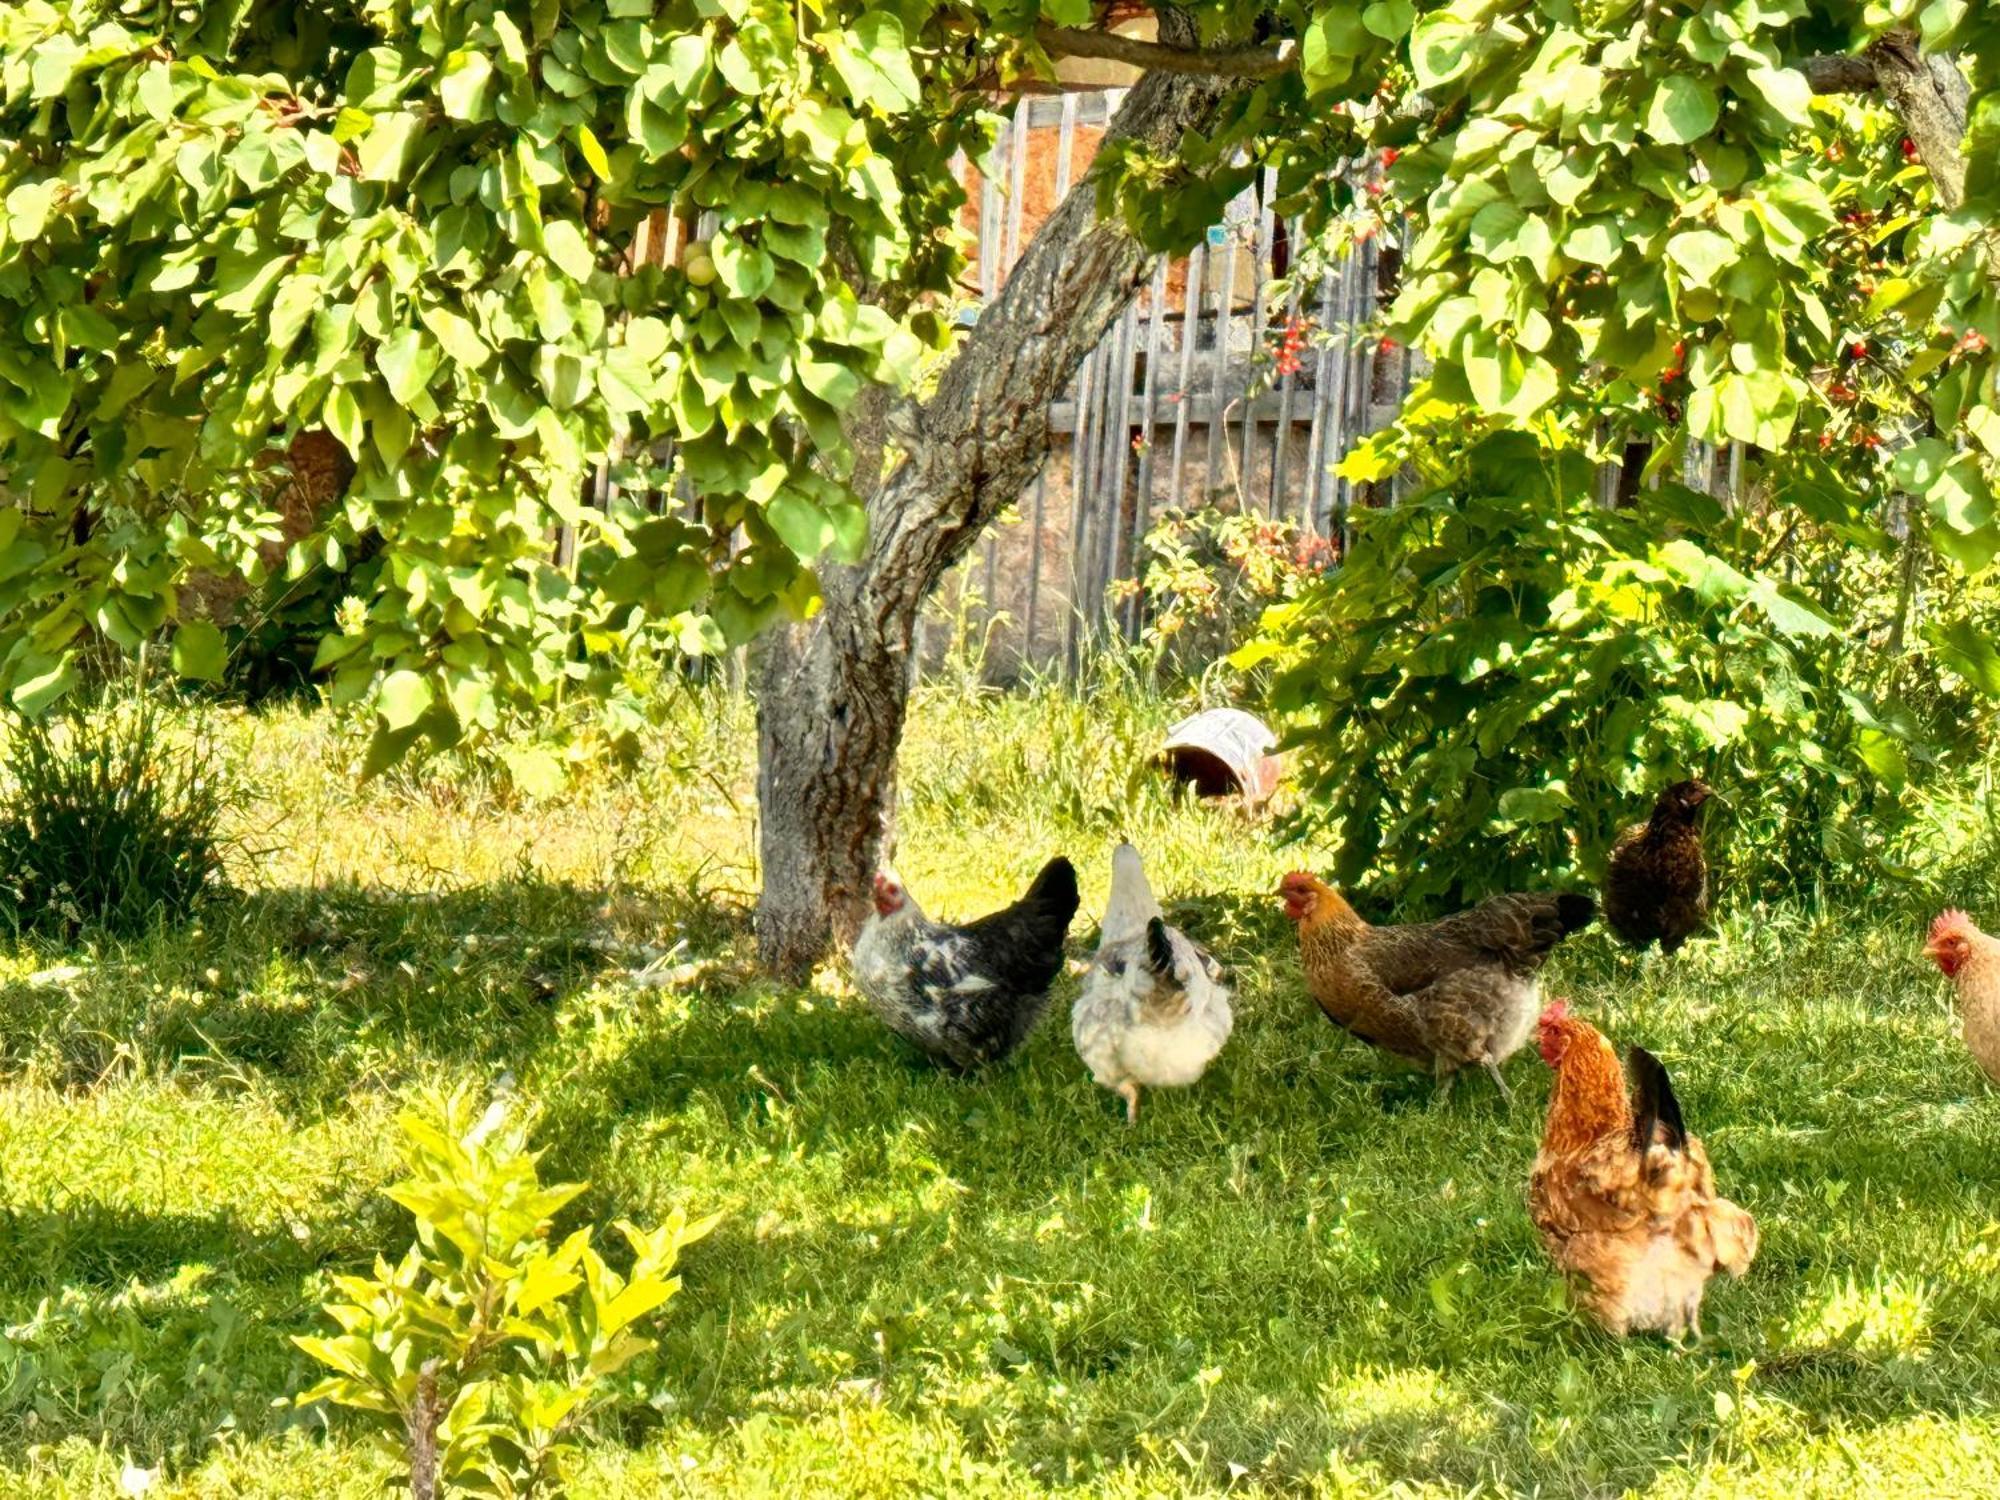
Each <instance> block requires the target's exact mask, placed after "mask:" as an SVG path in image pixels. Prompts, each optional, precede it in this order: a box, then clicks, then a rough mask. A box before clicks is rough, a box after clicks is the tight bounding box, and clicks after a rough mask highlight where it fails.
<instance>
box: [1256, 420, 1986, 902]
mask: <svg viewBox="0 0 2000 1500" xmlns="http://www.w3.org/2000/svg"><path fill="white" fill-rule="evenodd" d="M1524 470H1527V471H1529V472H1528V473H1524V472H1523V471H1524ZM1531 474H1539V476H1540V477H1539V478H1538V479H1535V478H1531V477H1530V476H1531ZM1593 489H1594V471H1593V466H1592V465H1591V463H1590V462H1589V461H1588V459H1587V457H1586V456H1585V455H1584V454H1583V453H1581V452H1579V451H1577V450H1574V449H1570V450H1567V451H1562V450H1557V451H1553V452H1552V451H1550V450H1545V449H1542V448H1541V447H1539V446H1538V445H1537V444H1536V443H1535V442H1534V440H1532V439H1531V438H1529V437H1528V436H1526V435H1524V434H1502V435H1499V436H1496V437H1492V438H1489V439H1487V440H1485V441H1484V442H1482V443H1480V444H1479V445H1478V446H1477V447H1476V448H1475V449H1474V450H1473V451H1472V452H1471V453H1470V455H1469V456H1468V457H1467V458H1466V460H1465V462H1464V463H1463V465H1462V466H1454V465H1451V464H1446V465H1444V466H1443V467H1442V468H1441V469H1440V470H1439V471H1438V472H1435V473H1433V474H1432V475H1431V476H1430V482H1429V484H1428V485H1427V486H1420V489H1419V493H1417V494H1416V495H1415V496H1413V497H1412V498H1411V499H1410V500H1409V501H1407V502H1406V503H1404V504H1400V505H1398V506H1396V507H1395V508H1393V509H1389V510H1380V511H1366V512H1362V513H1360V515H1359V516H1358V517H1357V521H1358V524H1359V525H1360V526H1361V528H1362V536H1361V540H1360V541H1359V542H1358V543H1357V545H1356V547H1355V549H1354V552H1353V554H1352V556H1351V557H1350V558H1349V559H1348V560H1347V562H1346V564H1345V565H1344V566H1343V567H1342V568H1340V569H1338V570H1337V571H1335V572H1333V573H1330V574H1329V575H1328V576H1327V578H1326V580H1325V582H1324V583H1323V584H1321V585H1320V586H1318V587H1317V588H1315V589H1313V590H1312V591H1311V592H1310V593H1309V594H1308V595H1306V596H1305V597H1304V598H1302V599H1301V600H1300V601H1298V602H1297V603H1295V604H1291V605H1285V606H1280V607H1278V608H1276V609H1273V610H1272V611H1271V612H1270V614H1269V615H1268V616H1267V619H1266V626H1267V634H1266V635H1265V637H1264V638H1262V639H1261V640H1260V641H1259V642H1257V643H1255V644H1253V645H1252V646H1251V647H1249V648H1247V649H1246V650H1245V651H1243V652H1240V653H1239V654H1238V659H1239V661H1242V662H1245V663H1253V662H1257V661H1263V660H1273V659H1274V660H1276V661H1278V662H1279V663H1280V664H1281V670H1280V673H1279V676H1278V679H1277V681H1276V684H1275V687H1274V700H1275V704H1276V707H1277V708H1278V709H1279V710H1280V712H1282V713H1284V714H1286V715H1287V716H1288V717H1289V719H1290V721H1291V724H1292V727H1293V731H1294V734H1293V737H1294V739H1295V740H1297V741H1298V742H1300V743H1301V745H1302V748H1303V755H1302V761H1303V765H1302V773H1303V777H1304V779H1305V781H1306V783H1307V784H1308V786H1309V787H1310V788H1311V789H1312V790H1313V791H1314V792H1315V793H1316V798H1317V806H1316V808H1315V811H1314V815H1315V816H1318V817H1322V818H1324V819H1325V820H1326V821H1328V822H1330V823H1332V824H1333V825H1334V826H1335V827H1336V828H1337V830H1338V833H1339V835H1340V839H1341V855H1340V860H1339V865H1338V868H1337V871H1336V873H1337V875H1338V876H1339V878H1340V879H1342V880H1343V881H1346V882H1348V883H1350V884H1362V883H1363V882H1364V880H1369V881H1372V882H1373V883H1377V884H1379V885H1381V886H1382V887H1384V888H1385V889H1386V890H1388V891H1391V892H1393V893H1395V894H1396V895H1398V896H1400V897H1403V898H1414V899H1417V900H1420V901H1428V902H1431V903H1433V904H1436V905H1448V904H1451V903H1454V902H1458V901H1462V900H1465V899H1468V898H1471V897H1475V896H1478V895H1481V894H1484V893H1486V892H1489V891H1491V890H1494V889H1497V888H1500V887H1503V886H1508V885H1513V886H1521V885H1544V884H1547V883H1549V882H1552V881H1554V882H1561V881H1573V880H1577V879H1581V878H1587V877H1590V876H1593V875H1595V874H1596V873H1597V872H1598V870H1600V869H1601V864H1600V862H1599V861H1600V859H1601V856H1602V854H1603V852H1604V851H1605V849H1606V848H1607V847H1608V845H1609V843H1610V840H1611V839H1612V837H1613V836H1614V835H1615V833H1616V830H1617V828H1618V827H1619V826H1620V825H1621V824H1622V823H1623V822H1626V821H1628V820H1630V819H1633V818H1635V817H1637V816H1639V815H1640V814H1641V813H1642V812H1643V811H1644V810H1645V808H1646V807H1647V805H1648V804H1649V802H1650V798H1651V795H1652V793H1653V792H1654V791H1655V790H1657V788H1658V787H1659V786H1661V785H1663V784H1665V783H1667V782H1670V781H1673V780H1675V779H1678V778H1679V777H1681V776H1685V775H1694V774H1699V775H1701V776H1704V777H1705V778H1707V779H1708V780H1710V781H1711V782H1712V783H1714V784H1715V785H1716V786H1717V787H1718V788H1719V789H1720V790H1721V791H1722V792H1723V793H1724V795H1725V797H1726V798H1727V799H1728V802H1729V805H1728V806H1727V807H1726V808H1725V809H1723V810H1722V814H1721V816H1720V817H1717V818H1715V819H1714V820H1713V821H1712V824H1711V828H1712V834H1713V837H1712V843H1713V845H1714V846H1715V847H1716V848H1717V850H1718V852H1720V853H1721V854H1722V855H1723V856H1724V857H1725V859H1726V862H1727V866H1728V869H1729V873H1730V875H1731V877H1732V878H1733V879H1734V880H1735V881H1736V882H1738V883H1739V884H1740V885H1747V886H1749V887H1751V888H1753V889H1755V890H1756V891H1757V892H1759V893H1765V894H1776V893H1779V892H1782V891H1804V892H1807V893H1811V892H1813V891H1815V890H1824V889H1825V888H1826V887H1827V886H1828V885H1829V884H1832V883H1838V881H1847V882H1849V883H1851V884H1853V885H1855V886H1860V885H1864V884H1865V883H1866V882H1867V881H1868V880H1869V878H1870V877H1871V876H1872V875H1873V874H1876V873H1879V872H1880V871H1881V869H1882V861H1881V856H1882V853H1883V850H1884V848H1885V847H1886V839H1887V836H1888V835H1889V834H1890V833H1892V832H1893V830H1895V829H1896V828H1897V827H1899V826H1900V825H1901V823H1902V822H1903V821H1904V820H1905V819H1906V818H1907V817H1908V816H1910V815H1911V812H1912V809H1913V806H1914V802H1915V799H1914V798H1912V797H1911V796H1909V795H1908V788H1909V785H1910V781H1911V778H1912V777H1913V776H1915V775H1917V774H1919V773H1920V772H1921V771H1922V770H1923V769H1925V768H1926V767H1927V766H1928V765H1930V764H1933V763H1935V762H1937V761H1938V760H1940V759H1943V758H1947V757H1949V756H1951V755H1954V754H1962V753H1964V752H1965V751H1967V750H1969V749H1974V748H1976V746H1977V744H1978V742H1979V741H1980V740H1981V738H1982V736H1981V735H1980V734H1979V733H1978V732H1977V729H1976V724H1977V722H1978V714H1979V713H1980V712H1982V710H1981V709H1980V708H1979V704H1980V703H1981V702H1982V700H1981V699H1980V696H1979V694H1978V693H1976V692H1973V691H1970V690H1968V689H1967V687H1966V685H1965V683H1964V681H1963V680H1962V679H1961V678H1960V676H1959V675H1958V673H1959V671H1960V670H1961V669H1962V670H1963V671H1964V672H1970V673H1977V672H1979V671H1981V670H1984V667H1983V665H1982V664H1983V663H1984V662H1985V661H1986V660H1987V659H1988V658H1991V657H1992V654H1993V653H1992V651H1991V648H1990V646H1989V647H1987V648H1986V651H1985V653H1984V655H1982V654H1981V653H1980V652H1979V651H1978V649H1977V646H1976V643H1974V642H1971V641H1969V640H1966V639H1958V638H1957V637H1956V636H1954V637H1953V638H1952V642H1950V643H1949V644H1952V646H1953V651H1951V652H1948V651H1946V650H1944V649H1943V648H1942V647H1939V648H1934V650H1933V651H1932V653H1931V654H1930V655H1928V656H1923V657H1917V658H1915V661H1916V662H1917V665H1916V666H1915V667H1913V666H1912V657H1911V656H1909V655H1905V654H1898V653H1894V652H1890V651H1887V650H1884V649H1882V647H1883V646H1884V644H1885V642H1886V641H1887V640H1889V639H1897V640H1902V639H1903V638H1904V636H1905V635H1907V641H1906V642H1905V647H1906V650H1907V651H1912V652H1913V651H1915V650H1916V649H1917V648H1918V647H1920V646H1921V645H1922V642H1921V641H1920V640H1919V639H1918V637H1917V634H1916V632H1915V631H1914V630H1906V624H1907V622H1905V621H1904V620H1902V619H1901V618H1900V617H1899V616H1898V614H1897V610H1898V600H1897V597H1896V594H1895V583H1894V580H1895V578H1896V577H1897V575H1898V573H1899V571H1900V568H1899V565H1898V564H1897V562H1896V559H1895V555H1894V553H1893V552H1889V551H1888V549H1889V548H1891V547H1893V543H1892V542H1891V540H1890V539H1888V538H1887V537H1885V538H1884V540H1883V550H1884V552H1885V553H1887V555H1886V556H1884V557H1882V559H1881V563H1882V565H1881V566H1878V567H1873V568H1870V567H1867V566H1859V565H1855V564H1854V563H1853V561H1852V559H1851V555H1850V562H1849V566H1846V567H1841V568H1831V567H1824V566H1819V565H1818V564H1819V562H1820V561H1821V559H1819V558H1818V557H1817V555H1816V554H1815V552H1814V551H1813V549H1812V547H1811V546H1810V545H1809V544H1808V543H1806V542H1801V541H1799V540H1798V538H1799V536H1800V535H1801V534H1802V530H1803V529H1802V528H1799V527H1797V526H1796V525H1795V524H1789V523H1784V518H1782V517H1775V518H1774V517H1771V516H1768V515H1760V514H1759V513H1758V512H1757V511H1756V510H1755V509H1754V508H1752V509H1748V510H1745V511H1742V512H1739V513H1736V514H1731V513H1728V512H1725V510H1724V508H1723V507H1722V506H1721V505H1720V504H1719V503H1717V502H1716V501H1715V500H1713V499H1711V498H1710V497H1709V496H1708V495H1706V494H1703V493H1700V492H1698V491H1695V490H1692V489H1689V488H1687V487H1685V486H1682V485H1679V484H1674V483H1667V484H1663V485H1662V486H1661V487H1660V488H1659V489H1658V490H1646V491H1641V492H1640V494H1639V496H1638V497H1637V499H1636V501H1635V502H1634V504H1633V505H1632V506H1630V507H1628V508H1624V509H1606V508H1603V507H1601V506H1599V505H1597V504H1596V503H1595V501H1594V494H1593ZM1805 534H1807V535H1809V534H1810V533H1809V532H1806V533H1805ZM1911 545H1915V544H1914V543H1912V544H1911ZM1778 556H1782V557H1783V558H1784V559H1785V560H1786V561H1787V562H1788V563H1789V564H1790V565H1791V567H1792V568H1793V570H1794V571H1795V572H1796V573H1797V574H1798V575H1799V576H1800V577H1801V579H1803V580H1804V581H1805V582H1806V583H1808V584H1810V585H1811V588H1810V591H1808V589H1806V588H1804V587H1799V586H1791V585H1781V584H1780V583H1779V582H1778V581H1777V580H1776V577H1775V576H1774V574H1773V572H1772V571H1769V570H1764V569H1760V568H1759V567H1758V564H1759V562H1760V561H1765V560H1768V559H1772V558H1774V557H1778ZM1868 561H1873V560H1868ZM1885 593H1886V597H1884V594H1885ZM1902 604H1903V605H1904V606H1905V607H1906V606H1907V598H1904V599H1903V600H1902ZM1834 620H1842V621H1847V622H1850V624H1849V625H1848V626H1847V627H1845V628H1843V627H1836V625H1835V624H1834V623H1833V621H1834ZM1856 621H1859V622H1861V623H1860V624H1858V625H1856V624H1854V623H1852V622H1856ZM1954 653H1955V654H1954ZM1994 664H1995V665H2000V661H1996V662H1995V663H1994ZM1913 676H1921V677H1922V678H1923V680H1924V681H1925V682H1927V683H1928V684H1929V687H1928V689H1927V691H1926V692H1925V693H1922V694H1919V693H1916V692H1913V691H1910V690H1908V689H1909V684H1910V681H1911V679H1912V677H1913ZM1912 703H1917V704H1920V705H1922V706H1924V707H1925V708H1926V709H1927V713H1926V714H1925V715H1924V716H1922V717H1920V716H1919V714H1918V713H1917V712H1916V711H1914V710H1913V708H1912V707H1911V705H1912ZM1983 712H1985V713H1986V714H1987V715H1988V716H1989V717H1990V713H1991V709H1990V706H1988V707H1986V708H1985V709H1984V710H1983ZM1968 728H1971V732H1970V733H1969V734H1968V733H1967V732H1966V731H1967V729H1968ZM1830 869H1831V870H1836V871H1838V872H1839V873H1838V876H1837V877H1836V878H1835V879H1834V880H1832V881H1830V880H1829V878H1828V874H1827V872H1828V871H1829V870H1830Z"/></svg>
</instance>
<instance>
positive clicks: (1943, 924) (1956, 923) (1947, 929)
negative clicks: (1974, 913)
mask: <svg viewBox="0 0 2000 1500" xmlns="http://www.w3.org/2000/svg"><path fill="white" fill-rule="evenodd" d="M1971 926H1972V918H1970V917H1968V916H1967V915H1966V914H1965V913H1964V912H1962V911H1960V910H1959V909H1958V908H1957V907H1955V906H1950V907H1946V908H1945V909H1944V910H1943V911H1941V912H1939V913H1938V914H1937V920H1936V921H1935V922H1932V923H1931V941H1932V942H1936V941H1937V940H1938V939H1939V938H1941V937H1944V936H1945V935H1947V934H1948V933H1953V932H1964V931H1967V930H1969V929H1970V928H1971Z"/></svg>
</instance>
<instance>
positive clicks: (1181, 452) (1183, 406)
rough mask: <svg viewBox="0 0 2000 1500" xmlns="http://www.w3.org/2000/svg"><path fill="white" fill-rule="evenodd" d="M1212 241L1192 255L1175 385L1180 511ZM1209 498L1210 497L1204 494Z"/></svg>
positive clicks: (1175, 481) (1171, 501)
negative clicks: (1205, 278) (1189, 411)
mask: <svg viewBox="0 0 2000 1500" xmlns="http://www.w3.org/2000/svg"><path fill="white" fill-rule="evenodd" d="M1207 252H1208V242H1207V241H1206V240H1199V241H1197V242H1196V243H1195V247H1194V253H1193V254H1192V255H1190V256H1189V257H1188V263H1187V265H1188V269H1187V288H1186V296H1185V297H1184V298H1183V299H1182V309H1181V368H1180V377H1179V379H1178V380H1177V381H1176V383H1175V386H1174V465H1173V470H1172V472H1171V473H1169V475H1168V476H1167V504H1168V506H1169V507H1170V508H1172V509H1175V510H1178V509H1179V508H1180V503H1181V473H1182V468H1183V465H1185V464H1186V462H1187V435H1188V407H1189V406H1190V405H1191V404H1192V403H1193V401H1194V346H1195V344H1196V342H1197V338H1196V336H1197V335H1198V334H1199V333H1200V331H1201V318H1202V300H1203V299H1202V290H1201V283H1202V278H1203V277H1205V276H1206V275H1208V253H1207ZM1204 498H1206V497H1204Z"/></svg>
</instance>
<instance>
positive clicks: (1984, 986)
mask: <svg viewBox="0 0 2000 1500" xmlns="http://www.w3.org/2000/svg"><path fill="white" fill-rule="evenodd" d="M1924 953H1925V955H1926V956H1927V957H1929V958H1931V959H1933V960H1935V961H1936V963H1937V966H1938V967H1939V968H1940V969H1942V970H1943V971H1944V974H1945V977H1946V978H1947V979H1949V980H1950V981H1951V985H1952V988H1953V989H1955V990H1957V991H1958V1021H1959V1026H1960V1028H1961V1029H1962V1031H1963V1033H1964V1036H1965V1045H1966V1048H1967V1050H1968V1051H1970V1052H1971V1053H1972V1055H1973V1057H1974V1058H1975V1059H1976V1060H1977V1061H1978V1063H1979V1066H1980V1067H1982V1068H1984V1069H1985V1070H1986V1076H1987V1077H1988V1078H1990V1079H1992V1080H1993V1081H1994V1082H1995V1083H2000V938H1992V937H1988V936H1987V935H1986V934H1985V933H1983V932H1981V931H1980V930H1979V929H1978V928H1977V927H1975V926H1973V925H1972V918H1970V917H1968V916H1967V915H1966V914H1965V913H1964V912H1962V911H1947V912H1943V913H1941V914H1940V915H1939V917H1938V919H1937V920H1936V921H1935V922H1933V923H1931V938H1930V942H1929V943H1927V944H1925V946H1924Z"/></svg>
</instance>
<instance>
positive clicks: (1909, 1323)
mask: <svg viewBox="0 0 2000 1500" xmlns="http://www.w3.org/2000/svg"><path fill="white" fill-rule="evenodd" d="M1930 1339H1931V1289H1930V1287H1929V1286H1928V1285H1927V1284H1926V1283H1924V1282H1923V1281H1921V1280H1907V1279H1905V1278H1902V1277H1898V1276H1883V1275H1880V1274H1879V1273H1878V1274H1877V1275H1876V1276H1875V1277H1873V1278H1872V1279H1871V1280H1870V1281H1869V1282H1868V1283H1867V1284H1866V1285H1863V1284H1861V1283H1860V1282H1857V1281H1856V1280H1855V1278H1854V1277H1853V1276H1851V1275H1850V1276H1849V1277H1847V1278H1846V1280H1844V1281H1842V1282H1839V1283H1838V1284H1836V1285H1834V1286H1832V1287H1830V1288H1828V1289H1827V1290H1826V1292H1825V1293H1823V1294H1822V1295H1821V1296H1820V1297H1819V1298H1818V1299H1817V1301H1816V1303H1814V1304H1809V1305H1808V1306H1807V1307H1806V1308H1805V1309H1803V1310H1802V1312H1801V1316H1800V1318H1799V1320H1798V1322H1797V1324H1796V1325H1795V1331H1794V1333H1793V1343H1794V1344H1795V1345H1796V1346H1800V1347H1805V1348H1813V1349H1852V1350H1854V1351H1855V1352H1857V1353H1860V1354H1867V1355H1877V1356H1893V1357H1901V1358H1906V1359H1914V1358H1918V1357H1920V1356H1921V1355H1922V1354H1923V1352H1924V1350H1925V1347H1926V1346H1927V1345H1928V1344H1929V1343H1930Z"/></svg>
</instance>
